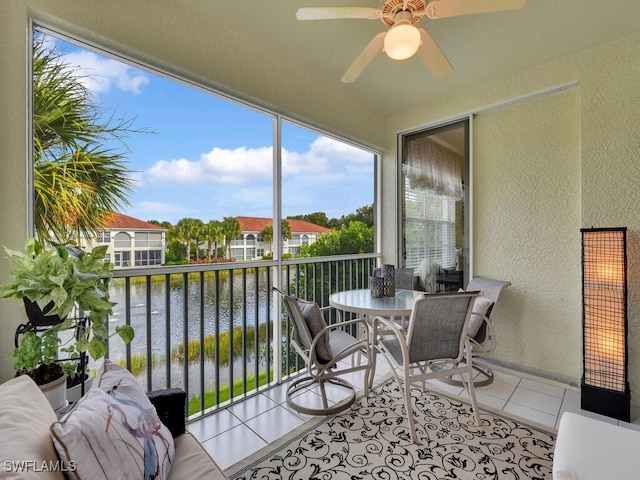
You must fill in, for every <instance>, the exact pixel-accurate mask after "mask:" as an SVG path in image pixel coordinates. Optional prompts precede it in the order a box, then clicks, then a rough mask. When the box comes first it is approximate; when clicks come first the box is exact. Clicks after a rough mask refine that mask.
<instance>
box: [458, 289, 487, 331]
mask: <svg viewBox="0 0 640 480" xmlns="http://www.w3.org/2000/svg"><path fill="white" fill-rule="evenodd" d="M458 291H459V292H464V291H465V290H464V289H462V288H461V289H459V290H458ZM491 305H493V300H491V299H490V298H487V297H483V296H482V295H480V296H478V297H476V299H475V300H474V303H473V310H472V312H471V318H470V319H469V326H468V327H467V336H469V337H471V338H473V337H475V336H476V335H477V334H478V332H479V331H480V327H482V322H484V316H485V315H486V314H487V312H488V311H489V308H491Z"/></svg>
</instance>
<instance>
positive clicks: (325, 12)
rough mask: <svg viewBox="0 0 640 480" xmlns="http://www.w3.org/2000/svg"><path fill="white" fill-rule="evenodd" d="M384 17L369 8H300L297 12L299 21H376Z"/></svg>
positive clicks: (379, 11)
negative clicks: (354, 19) (353, 19)
mask: <svg viewBox="0 0 640 480" xmlns="http://www.w3.org/2000/svg"><path fill="white" fill-rule="evenodd" d="M381 16H382V11H381V10H379V9H377V8H369V7H308V8H299V9H298V11H297V12H296V18H297V19H298V20H329V19H333V18H365V19H370V20H375V19H377V18H380V17H381Z"/></svg>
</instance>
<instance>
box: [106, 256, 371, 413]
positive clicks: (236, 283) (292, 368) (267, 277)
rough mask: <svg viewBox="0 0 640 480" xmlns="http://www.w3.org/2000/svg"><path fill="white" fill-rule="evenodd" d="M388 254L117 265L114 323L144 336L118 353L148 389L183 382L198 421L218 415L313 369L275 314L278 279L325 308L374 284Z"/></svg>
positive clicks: (117, 345)
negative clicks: (335, 297)
mask: <svg viewBox="0 0 640 480" xmlns="http://www.w3.org/2000/svg"><path fill="white" fill-rule="evenodd" d="M379 257H380V255H379V254H361V255H342V256H332V257H314V258H301V259H288V260H283V261H282V262H281V263H280V264H279V263H278V262H276V261H256V262H241V263H233V264H230V263H226V264H225V263H217V264H199V265H188V266H187V265H182V266H171V267H148V268H132V269H124V270H123V269H120V270H114V272H113V276H114V278H113V280H112V281H111V283H110V287H109V288H110V293H111V299H112V300H113V301H114V302H117V304H116V306H115V307H114V314H113V315H112V316H111V318H110V319H109V327H110V329H115V327H116V326H117V325H122V324H128V325H132V326H133V327H134V329H135V332H136V338H135V339H134V340H133V341H132V342H131V344H129V345H126V346H125V345H123V344H122V343H121V342H120V339H119V337H117V336H116V337H113V338H112V339H111V342H110V344H109V357H110V358H111V359H112V360H113V361H116V362H119V363H122V364H123V365H126V367H127V368H129V369H130V370H131V371H132V372H134V374H136V375H137V376H138V378H139V379H140V380H141V381H142V382H143V384H145V385H146V388H147V389H157V388H171V387H179V388H183V389H184V390H185V391H186V392H187V398H188V399H189V415H190V418H192V419H193V418H197V417H199V416H201V415H205V414H207V413H210V412H214V411H215V410H216V409H218V408H220V407H221V406H223V405H225V406H226V405H228V404H229V403H231V402H234V401H237V400H240V399H243V398H246V397H247V396H248V395H251V394H254V393H257V392H258V391H260V390H261V389H264V388H266V387H267V386H272V385H274V384H277V383H278V382H280V381H282V380H283V379H285V378H287V377H288V376H291V375H294V374H295V373H296V372H297V371H298V370H300V369H301V368H303V367H304V365H303V364H302V363H301V360H300V358H299V357H297V356H296V355H294V354H292V352H291V350H290V348H289V341H288V338H289V328H290V327H289V323H288V322H287V321H285V320H286V318H285V317H284V316H283V314H282V313H280V312H279V313H278V314H274V311H280V310H281V309H280V301H279V298H278V297H277V296H274V295H273V294H272V288H271V287H272V286H273V285H280V286H281V287H282V288H283V289H288V290H289V292H290V293H292V294H294V295H296V296H299V297H301V298H305V299H308V300H314V301H316V302H317V303H318V304H319V305H320V306H325V305H328V299H329V295H330V294H332V293H334V292H337V291H342V290H348V289H353V288H366V287H367V286H368V278H369V275H371V274H372V272H373V269H374V268H375V266H376V264H377V263H379V262H378V260H379ZM279 265H280V266H279ZM276 309H277V310H276ZM327 320H328V321H330V322H331V321H335V314H334V315H333V316H332V318H328V319H327Z"/></svg>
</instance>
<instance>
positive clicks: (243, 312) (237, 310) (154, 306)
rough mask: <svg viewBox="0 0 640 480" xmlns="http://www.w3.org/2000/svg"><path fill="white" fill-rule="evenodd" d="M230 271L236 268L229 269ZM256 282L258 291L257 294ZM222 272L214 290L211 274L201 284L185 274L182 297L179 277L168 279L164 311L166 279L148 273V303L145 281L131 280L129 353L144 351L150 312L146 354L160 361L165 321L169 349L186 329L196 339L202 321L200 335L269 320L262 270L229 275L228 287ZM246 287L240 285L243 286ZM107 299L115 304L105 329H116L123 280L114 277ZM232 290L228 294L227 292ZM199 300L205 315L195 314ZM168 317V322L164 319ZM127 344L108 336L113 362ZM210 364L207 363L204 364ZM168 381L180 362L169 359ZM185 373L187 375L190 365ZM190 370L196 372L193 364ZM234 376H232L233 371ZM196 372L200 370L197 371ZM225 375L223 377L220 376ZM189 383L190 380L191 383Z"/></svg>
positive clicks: (122, 310) (160, 372)
mask: <svg viewBox="0 0 640 480" xmlns="http://www.w3.org/2000/svg"><path fill="white" fill-rule="evenodd" d="M234 273H235V272H234ZM256 282H257V291H258V293H257V295H256ZM230 286H231V281H230V278H229V276H228V274H227V272H221V274H220V275H219V284H218V288H217V289H216V278H215V275H214V274H213V273H207V274H206V275H205V276H204V279H203V288H202V289H201V286H200V276H199V274H190V275H189V277H188V281H187V285H186V291H187V294H186V296H185V293H184V292H185V288H184V285H183V277H182V275H175V276H172V278H171V283H170V287H169V292H168V295H169V302H168V310H169V313H168V314H167V288H166V284H165V277H164V276H158V277H153V280H152V281H151V295H150V299H151V301H150V302H147V287H146V282H144V281H140V282H137V281H134V280H132V281H131V286H130V299H131V300H130V308H129V312H130V322H131V326H132V327H133V328H134V330H135V339H134V340H133V341H132V342H131V353H132V354H143V355H146V354H147V316H148V315H150V323H149V334H150V345H151V353H152V355H154V356H156V357H157V358H159V359H162V360H164V359H166V349H167V335H166V328H167V321H168V327H169V332H170V335H169V342H170V343H169V348H170V349H173V348H175V347H176V346H177V345H178V344H179V343H180V342H182V341H183V340H184V334H185V328H186V329H187V331H188V337H189V338H190V339H198V338H200V329H201V321H202V324H203V328H204V333H205V335H208V334H215V333H216V324H217V325H219V327H218V330H219V331H220V332H225V331H228V330H229V325H231V324H233V326H234V327H242V326H243V322H244V321H245V319H246V323H247V325H248V326H257V325H258V324H260V323H264V322H266V321H267V319H268V315H267V308H266V305H267V295H268V293H267V292H268V291H269V290H268V288H269V285H268V282H267V275H266V271H264V270H262V271H260V272H259V273H258V274H257V278H256V274H255V273H254V272H247V275H246V276H245V277H244V278H243V277H242V275H233V288H230ZM243 286H245V287H243ZM109 292H110V298H111V300H112V301H114V302H116V303H117V305H116V306H115V307H114V309H113V315H111V316H110V319H109V329H110V331H111V332H113V331H115V327H116V326H118V325H123V324H124V323H125V319H126V302H125V300H126V289H125V282H124V280H123V279H114V280H113V281H112V282H111V284H110V287H109ZM231 293H232V294H233V296H231ZM201 298H203V305H204V315H203V316H202V320H201V314H200V306H201ZM185 301H186V303H187V311H188V314H187V320H186V321H185V314H184V313H185V312H184V305H185ZM167 319H168V320H167ZM125 352H126V347H125V345H124V343H123V342H122V340H121V339H120V338H119V337H117V336H115V337H112V338H111V339H110V343H109V357H110V358H111V359H112V360H117V359H120V358H124V357H125ZM208 363H211V362H208ZM213 368H214V367H213V365H205V369H206V370H208V371H209V370H210V371H212V370H213ZM171 370H172V373H171V375H172V385H173V386H180V385H177V384H176V383H175V382H174V381H173V378H179V377H180V376H181V375H182V365H181V364H176V363H175V362H172V368H171ZM189 370H190V377H191V375H192V372H191V370H192V368H191V367H190V368H189ZM193 370H199V369H197V368H195V366H194V368H193ZM164 372H165V368H164V362H163V364H162V365H161V366H160V367H156V368H154V373H153V376H154V382H153V383H154V384H156V380H155V379H156V377H158V381H159V382H160V384H162V383H164V382H162V378H164V375H165V373H164ZM234 375H235V374H234ZM196 376H199V373H197V374H196ZM225 376H226V375H225ZM190 384H191V381H190Z"/></svg>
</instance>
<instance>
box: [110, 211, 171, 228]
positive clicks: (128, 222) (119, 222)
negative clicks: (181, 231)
mask: <svg viewBox="0 0 640 480" xmlns="http://www.w3.org/2000/svg"><path fill="white" fill-rule="evenodd" d="M104 227H105V228H111V229H122V230H166V228H163V227H159V226H158V225H154V224H153V223H147V222H143V221H142V220H138V219H137V218H133V217H129V216H127V215H123V214H121V213H115V212H114V213H112V214H111V215H109V216H108V217H107V218H106V219H105V220H104Z"/></svg>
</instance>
